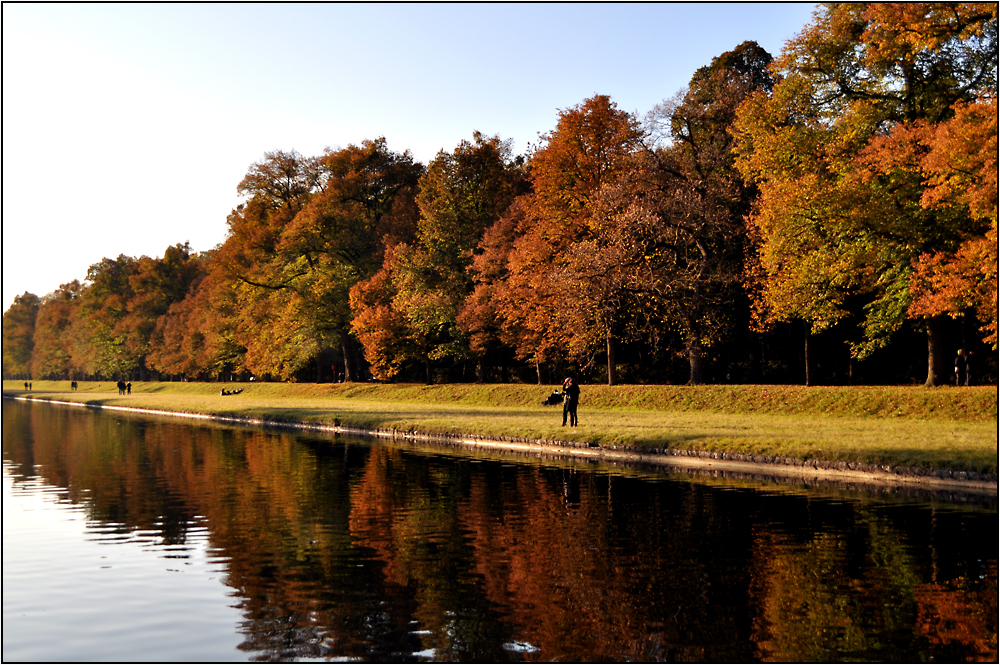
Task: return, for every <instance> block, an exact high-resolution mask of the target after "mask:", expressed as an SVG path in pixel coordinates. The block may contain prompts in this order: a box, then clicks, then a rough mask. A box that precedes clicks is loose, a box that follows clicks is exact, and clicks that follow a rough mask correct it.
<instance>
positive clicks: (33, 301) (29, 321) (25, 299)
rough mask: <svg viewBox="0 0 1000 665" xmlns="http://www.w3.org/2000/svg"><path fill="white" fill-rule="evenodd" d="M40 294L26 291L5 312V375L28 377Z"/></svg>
mask: <svg viewBox="0 0 1000 665" xmlns="http://www.w3.org/2000/svg"><path fill="white" fill-rule="evenodd" d="M39 304H40V301H39V298H38V296H36V295H35V294H34V293H28V292H27V291H25V292H24V293H22V294H21V295H19V296H17V297H15V298H14V302H13V303H11V306H10V307H8V308H7V311H6V312H4V313H3V375H4V376H9V377H17V378H28V376H30V373H31V354H32V351H33V350H34V344H35V342H34V339H35V319H36V317H37V316H38V306H39Z"/></svg>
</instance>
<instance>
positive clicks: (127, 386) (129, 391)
mask: <svg viewBox="0 0 1000 665" xmlns="http://www.w3.org/2000/svg"><path fill="white" fill-rule="evenodd" d="M125 392H126V393H127V394H129V395H131V394H132V382H131V381H129V382H128V383H126V384H125Z"/></svg>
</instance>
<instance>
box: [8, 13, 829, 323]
mask: <svg viewBox="0 0 1000 665" xmlns="http://www.w3.org/2000/svg"><path fill="white" fill-rule="evenodd" d="M812 7H813V6H812V5H811V4H784V3H782V4H753V3H738V4H634V5H633V4H585V5H578V4H545V5H538V4H474V5H455V4H447V5H426V4H413V5H406V4H388V5H367V4H362V5H357V4H350V5H341V4H332V5H327V4H305V5H285V4H263V5H262V4H252V5H234V4H222V5H206V4H165V5H161V4H151V5H122V4H98V5H87V4H66V5H50V4H23V5H22V4H4V5H3V240H4V242H3V307H4V309H6V308H7V307H9V306H10V303H11V302H12V301H13V299H14V296H15V295H19V294H20V293H22V292H24V291H31V292H33V293H35V294H36V295H39V296H41V295H44V294H45V293H47V292H49V291H51V290H53V289H55V288H56V287H58V285H59V284H60V283H62V282H68V281H71V280H73V279H81V280H82V279H83V278H84V277H85V275H86V270H87V267H88V266H89V265H90V264H92V263H96V262H97V261H99V260H100V259H101V258H102V257H104V256H110V257H114V256H118V255H119V254H128V255H131V256H139V255H142V254H146V255H149V256H162V255H163V251H164V249H165V248H166V247H167V246H168V245H171V244H174V243H177V242H184V241H185V240H188V241H190V242H191V244H192V246H193V247H194V249H196V250H205V249H210V248H211V247H213V246H215V245H217V244H218V243H220V242H222V240H223V239H224V237H225V232H226V223H225V221H226V215H227V214H228V213H229V211H230V210H231V209H232V208H233V207H234V206H235V205H236V204H237V203H238V202H239V199H238V197H237V194H236V185H237V183H239V181H240V180H241V179H242V178H243V175H244V174H245V173H246V170H247V168H248V167H249V166H250V164H252V163H253V162H254V161H257V160H259V159H260V158H261V157H262V156H263V154H264V152H266V151H268V150H274V149H279V148H280V149H284V150H290V149H295V150H298V151H299V152H301V153H303V154H305V155H316V154H320V153H321V152H322V151H323V148H325V147H327V146H333V147H336V146H346V145H347V144H349V143H358V142H360V141H362V140H363V139H366V138H376V137H378V136H385V137H386V139H387V140H388V143H389V147H390V148H392V149H393V150H399V151H402V150H407V149H408V150H410V151H411V152H412V153H413V155H414V156H415V157H416V158H417V159H418V160H420V161H422V162H424V163H426V162H427V161H429V160H431V159H432V158H433V157H434V155H435V154H436V153H437V152H438V151H439V150H441V149H445V150H451V149H453V148H454V147H455V145H457V144H458V142H459V141H460V140H462V139H463V138H469V137H470V136H471V134H472V132H473V130H479V131H482V132H484V133H486V134H490V135H492V134H499V135H500V136H501V137H503V138H510V139H513V140H514V144H515V149H516V150H517V151H518V152H523V151H524V150H526V149H527V144H528V143H529V142H537V138H538V135H539V134H540V133H545V132H548V131H550V130H551V129H553V127H554V126H555V123H556V115H557V112H558V110H559V109H564V108H568V107H571V106H574V105H576V104H578V103H580V102H581V101H583V100H584V99H586V98H587V97H590V96H592V95H594V94H595V93H601V94H607V95H610V96H611V97H612V99H613V100H614V101H615V102H616V103H617V104H618V106H619V107H620V108H622V109H624V110H627V111H637V112H639V113H640V114H644V113H646V111H648V110H650V109H651V108H652V107H653V106H654V105H655V104H656V103H658V102H659V101H661V100H662V99H664V98H666V97H670V96H672V95H673V94H674V93H676V92H677V91H678V90H679V89H680V88H682V87H683V86H684V85H685V84H686V83H687V82H688V81H689V80H690V78H691V75H692V74H693V73H694V71H695V70H696V69H697V68H698V67H701V66H703V65H706V64H708V63H709V62H710V61H711V60H712V58H713V57H715V56H717V55H719V54H720V53H723V52H725V51H728V50H731V49H732V48H733V47H735V46H737V45H738V44H740V43H741V42H743V41H745V40H748V39H752V40H756V41H757V42H758V43H759V44H760V45H761V46H763V47H764V48H765V49H767V50H768V51H770V52H771V53H772V54H773V55H777V54H778V53H779V52H780V50H781V47H782V45H783V44H784V42H785V41H786V40H788V39H789V38H791V37H793V36H794V35H795V34H796V33H798V32H799V31H800V30H801V29H802V28H803V27H804V26H805V25H806V23H807V22H808V21H809V20H810V16H811V13H812Z"/></svg>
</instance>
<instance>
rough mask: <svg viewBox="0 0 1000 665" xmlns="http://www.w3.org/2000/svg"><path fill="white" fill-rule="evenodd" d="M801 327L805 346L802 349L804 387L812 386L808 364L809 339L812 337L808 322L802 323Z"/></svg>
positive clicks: (810, 369) (810, 370)
mask: <svg viewBox="0 0 1000 665" xmlns="http://www.w3.org/2000/svg"><path fill="white" fill-rule="evenodd" d="M802 327H803V328H804V330H805V333H806V334H805V340H806V341H805V345H804V347H803V353H804V355H805V361H806V385H807V386H811V385H812V366H811V365H810V364H809V338H810V337H812V330H811V328H812V326H810V325H809V322H808V321H803V322H802Z"/></svg>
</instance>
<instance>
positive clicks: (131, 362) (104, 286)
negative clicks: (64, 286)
mask: <svg viewBox="0 0 1000 665" xmlns="http://www.w3.org/2000/svg"><path fill="white" fill-rule="evenodd" d="M136 264H137V261H136V259H134V258H133V257H131V256H125V255H124V254H122V255H119V256H118V258H117V259H109V258H104V259H102V260H101V261H100V262H98V263H95V264H93V265H92V266H90V268H88V269H87V282H89V285H88V286H87V288H86V289H85V290H84V292H83V295H82V296H81V298H80V310H79V311H80V316H79V318H78V320H77V321H76V322H75V325H74V330H73V337H74V341H75V343H74V347H73V364H74V365H75V366H77V367H80V368H82V370H83V371H84V372H85V373H86V374H97V375H100V376H104V377H108V378H113V377H125V376H127V375H129V374H130V373H131V372H132V371H133V370H135V369H136V368H137V367H139V362H140V360H141V358H140V356H139V355H138V354H137V352H136V349H135V348H130V347H129V345H128V338H129V330H128V328H127V327H126V326H124V325H123V321H124V320H125V317H126V316H128V303H129V301H130V300H131V299H132V298H133V297H134V295H135V293H134V291H133V290H132V285H131V282H130V279H129V278H130V277H131V276H132V275H134V274H135V273H136V271H137V265H136Z"/></svg>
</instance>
